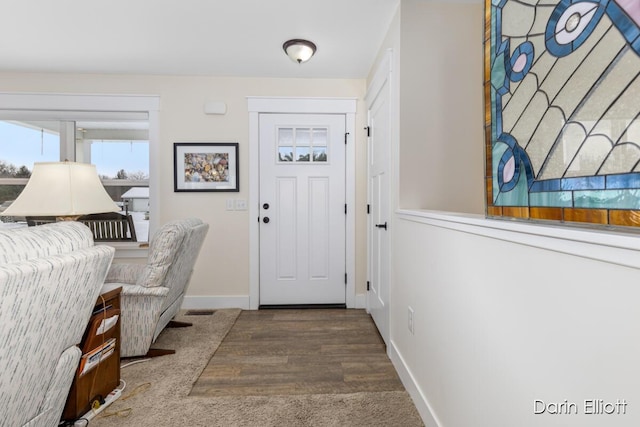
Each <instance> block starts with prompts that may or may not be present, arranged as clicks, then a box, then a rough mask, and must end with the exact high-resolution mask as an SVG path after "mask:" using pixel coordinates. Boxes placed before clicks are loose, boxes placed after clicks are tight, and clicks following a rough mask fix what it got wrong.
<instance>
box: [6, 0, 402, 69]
mask: <svg viewBox="0 0 640 427" xmlns="http://www.w3.org/2000/svg"><path fill="white" fill-rule="evenodd" d="M398 3H399V0H108V1H99V0H55V1H52V0H0V5H2V7H1V8H0V10H2V13H1V14H0V72H1V71H7V72H74V73H75V72H77V73H118V74H119V73H125V74H175V75H214V76H246V77H304V78H309V77H325V78H364V77H366V76H367V73H368V71H369V69H370V67H371V65H372V64H373V61H374V59H375V55H376V53H377V51H378V49H379V47H380V45H381V43H382V40H383V38H384V35H385V34H386V31H387V29H388V27H389V24H390V23H391V20H392V18H393V15H394V13H395V10H396V7H397V5H398ZM292 38H305V39H309V40H311V41H313V42H314V43H315V44H316V45H317V46H318V51H317V53H316V55H315V56H314V57H313V58H312V59H311V60H310V61H309V62H307V63H305V64H301V65H297V64H295V63H293V62H292V61H291V60H290V59H289V58H288V57H287V56H286V55H285V53H284V52H283V50H282V44H283V43H284V42H285V41H286V40H288V39H292Z"/></svg>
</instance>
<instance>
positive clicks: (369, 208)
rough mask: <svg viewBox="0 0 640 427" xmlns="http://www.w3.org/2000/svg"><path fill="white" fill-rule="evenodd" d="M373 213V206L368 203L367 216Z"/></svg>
mask: <svg viewBox="0 0 640 427" xmlns="http://www.w3.org/2000/svg"><path fill="white" fill-rule="evenodd" d="M370 213H371V205H370V204H368V203H367V215H369V214H370Z"/></svg>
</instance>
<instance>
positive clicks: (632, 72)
mask: <svg viewBox="0 0 640 427" xmlns="http://www.w3.org/2000/svg"><path fill="white" fill-rule="evenodd" d="M485 26H486V27H487V31H485V35H486V36H485V37H486V39H485V73H486V74H487V75H486V76H485V108H486V114H485V117H486V123H485V126H486V135H487V138H488V139H489V141H487V144H486V155H487V173H486V181H487V186H486V187H487V215H488V216H515V217H519V218H536V219H549V220H558V219H560V220H564V221H578V222H593V223H598V224H603V223H604V224H611V225H626V226H637V225H638V221H636V220H635V218H636V217H635V215H623V214H621V212H622V211H625V210H628V211H637V210H639V209H640V102H639V101H638V100H639V99H640V78H639V77H640V1H636V0H555V1H554V0H486V1H485ZM532 209H535V215H532ZM590 210H591V211H590ZM559 214H560V215H559ZM629 218H634V219H633V220H632V219H629Z"/></svg>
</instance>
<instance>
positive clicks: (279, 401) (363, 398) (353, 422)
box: [90, 309, 423, 427]
mask: <svg viewBox="0 0 640 427" xmlns="http://www.w3.org/2000/svg"><path fill="white" fill-rule="evenodd" d="M239 313H240V310H236V309H224V310H217V311H216V312H215V313H214V314H213V315H211V316H180V317H179V318H178V319H177V320H182V321H186V322H192V323H193V326H192V327H190V328H185V329H166V330H165V331H163V332H162V334H161V335H160V337H159V338H158V341H157V342H156V343H155V344H154V347H157V348H173V349H176V354H175V355H169V356H162V357H159V358H156V359H152V360H151V361H148V362H144V363H137V364H133V365H131V366H128V367H126V368H124V369H122V373H121V377H122V379H123V380H124V381H126V383H127V386H126V389H125V390H124V392H123V393H122V397H121V398H120V399H119V400H117V401H115V402H114V403H113V404H112V405H110V406H109V407H107V408H105V410H104V411H103V412H102V413H100V414H99V415H98V416H97V417H95V418H94V419H93V420H91V422H90V425H91V426H92V427H93V426H95V427H116V426H117V427H125V426H135V427H147V426H149V427H151V426H154V427H158V426H160V427H164V426H207V427H209V426H225V427H231V426H260V427H268V426H388V427H396V426H397V427H411V426H422V425H423V424H422V421H421V420H420V417H419V415H418V412H417V410H416V408H415V406H414V405H413V402H412V401H411V398H410V397H409V395H408V394H407V393H406V392H405V391H392V392H376V393H368V392H363V393H352V394H308V395H295V396H250V397H237V396H233V397H194V396H189V392H190V391H191V388H192V386H193V384H194V383H195V382H196V380H197V379H198V377H199V376H200V374H201V372H202V370H203V369H204V368H205V366H206V365H207V363H208V361H209V359H210V358H211V357H212V355H213V354H214V353H215V351H216V349H217V348H218V346H219V345H220V343H221V342H222V340H223V339H224V337H225V335H226V334H227V332H228V331H229V330H230V329H231V327H232V326H233V324H234V322H235V320H236V318H237V317H238V315H239ZM125 363H126V362H125Z"/></svg>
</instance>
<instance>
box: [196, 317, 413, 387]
mask: <svg viewBox="0 0 640 427" xmlns="http://www.w3.org/2000/svg"><path fill="white" fill-rule="evenodd" d="M397 390H404V387H403V386H402V383H401V382H400V380H399V378H398V375H397V374H396V371H395V369H394V367H393V365H392V364H391V361H390V360H389V358H388V357H387V355H386V353H385V346H384V342H383V341H382V339H381V338H380V336H379V335H378V332H377V330H376V328H375V326H374V324H373V321H372V319H371V317H370V316H369V315H368V314H367V313H366V312H365V311H364V310H345V309H335V310H333V309H330V310H327V309H307V310H258V311H243V312H242V313H241V314H240V316H239V317H238V320H237V321H236V323H235V325H234V326H233V328H231V331H229V333H228V335H227V336H226V337H225V339H224V340H223V342H222V343H221V344H220V347H219V348H218V350H217V351H216V353H215V354H214V355H213V357H212V358H211V360H210V361H209V364H208V365H207V367H206V368H205V370H204V372H203V373H202V375H201V376H200V378H199V379H198V381H197V382H196V384H195V385H194V387H193V389H192V390H191V395H192V396H233V395H236V396H252V395H254V396H255V395H258V396H264V395H276V394H324V393H355V392H364V391H366V392H377V391H397Z"/></svg>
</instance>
